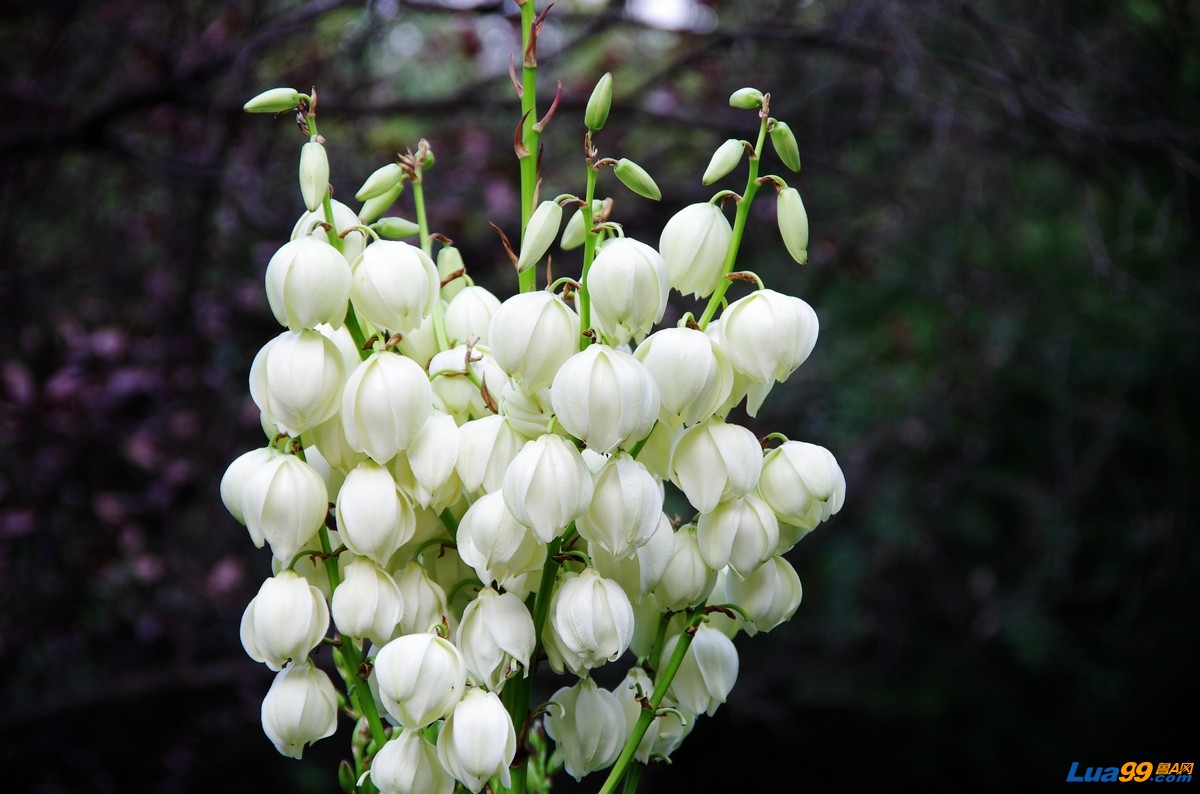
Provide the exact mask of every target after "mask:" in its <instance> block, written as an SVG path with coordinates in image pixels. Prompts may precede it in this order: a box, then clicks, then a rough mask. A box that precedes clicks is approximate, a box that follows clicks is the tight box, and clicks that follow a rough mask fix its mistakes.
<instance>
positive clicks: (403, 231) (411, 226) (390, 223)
mask: <svg viewBox="0 0 1200 794" xmlns="http://www.w3.org/2000/svg"><path fill="white" fill-rule="evenodd" d="M371 228H372V229H373V230H374V231H375V233H376V234H378V235H379V236H380V237H384V238H386V239H388V240H403V239H405V238H406V237H416V236H417V235H418V234H420V233H421V227H420V226H418V225H417V224H416V223H413V222H412V221H410V220H408V219H407V218H401V217H398V216H395V215H389V216H388V217H386V218H380V219H379V220H377V221H375V222H374V223H372V224H371Z"/></svg>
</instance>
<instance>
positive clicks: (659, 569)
mask: <svg viewBox="0 0 1200 794" xmlns="http://www.w3.org/2000/svg"><path fill="white" fill-rule="evenodd" d="M576 526H579V523H578V522H576ZM674 535H675V530H674V528H673V527H672V526H671V521H670V519H669V518H667V516H666V514H665V513H660V514H659V517H658V523H657V526H656V527H655V530H654V532H653V533H652V534H651V535H650V537H649V539H647V541H646V542H645V543H644V544H642V545H641V546H638V547H637V549H636V550H635V552H634V554H633V556H630V557H617V556H614V555H612V554H610V553H609V552H607V551H605V550H604V549H603V548H601V547H600V546H598V545H596V544H594V543H589V544H588V556H590V557H591V558H592V563H593V564H594V565H595V566H596V570H597V571H599V572H600V575H601V576H603V577H604V578H605V579H612V580H613V581H614V582H616V583H617V584H619V585H621V588H622V589H623V590H624V591H625V594H626V595H627V596H629V600H630V601H632V602H634V603H638V602H641V600H642V599H643V598H645V597H646V596H647V595H649V594H650V591H651V590H653V589H654V588H655V587H656V586H657V585H658V582H659V580H660V579H662V576H663V573H665V572H666V570H667V565H668V564H669V563H670V562H671V558H672V557H673V556H675V537H674Z"/></svg>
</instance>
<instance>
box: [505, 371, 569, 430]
mask: <svg viewBox="0 0 1200 794" xmlns="http://www.w3.org/2000/svg"><path fill="white" fill-rule="evenodd" d="M568 360H569V359H568ZM493 394H495V393H494V392H493ZM499 398H500V415H501V416H503V417H504V418H506V419H507V420H508V423H509V424H510V425H512V427H513V429H514V430H516V431H517V432H518V433H520V434H521V435H523V436H525V437H526V438H528V439H533V438H537V437H538V436H540V435H541V434H542V433H548V432H550V427H551V423H552V422H553V421H554V406H553V405H552V404H551V401H550V390H549V389H542V390H541V391H538V392H534V393H533V394H529V393H528V392H526V391H525V390H524V389H522V388H521V387H520V386H519V385H518V384H517V383H516V382H515V381H512V380H507V379H506V380H505V381H504V385H503V386H502V387H501V388H500V394H499Z"/></svg>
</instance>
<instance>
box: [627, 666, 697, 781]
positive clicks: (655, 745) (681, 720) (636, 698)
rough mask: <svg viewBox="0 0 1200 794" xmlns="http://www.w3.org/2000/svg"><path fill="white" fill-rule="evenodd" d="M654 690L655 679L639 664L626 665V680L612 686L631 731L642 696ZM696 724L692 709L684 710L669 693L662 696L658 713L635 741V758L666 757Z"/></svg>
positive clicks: (642, 761)
mask: <svg viewBox="0 0 1200 794" xmlns="http://www.w3.org/2000/svg"><path fill="white" fill-rule="evenodd" d="M653 691H654V682H653V681H652V680H650V676H649V675H648V674H647V673H646V671H645V670H643V669H642V668H640V667H631V668H629V672H628V673H626V674H625V680H624V681H622V682H621V683H620V684H618V685H617V688H616V689H615V690H613V694H615V695H616V696H617V699H618V700H619V701H620V703H621V710H622V711H623V712H624V713H625V724H626V726H628V730H629V731H630V732H632V731H633V727H634V726H635V725H636V724H637V722H638V719H640V718H641V716H642V700H643V698H648V697H650V693H651V692H653ZM695 724H696V717H695V714H694V713H688V714H685V713H683V711H682V710H681V709H680V707H679V705H678V704H676V703H675V702H673V701H672V700H671V699H670V698H669V697H665V698H663V701H662V706H661V708H660V709H659V712H658V714H656V715H655V717H654V719H653V720H652V721H651V723H650V727H649V728H647V729H646V733H645V735H644V736H642V741H641V742H639V743H638V747H637V752H636V753H635V754H634V758H636V759H637V760H638V761H639V762H641V763H643V764H648V763H650V760H651V759H654V758H669V757H670V756H671V753H673V752H675V750H676V749H678V748H679V745H681V744H683V740H684V739H686V738H687V735H688V734H689V733H691V732H692V726H693V725H695Z"/></svg>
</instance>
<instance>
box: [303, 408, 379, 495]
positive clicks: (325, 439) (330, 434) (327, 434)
mask: <svg viewBox="0 0 1200 794" xmlns="http://www.w3.org/2000/svg"><path fill="white" fill-rule="evenodd" d="M304 440H305V441H312V442H314V444H315V446H316V447H317V449H319V450H321V457H323V458H324V459H325V462H326V463H328V464H329V465H330V467H332V468H334V469H338V470H339V471H341V472H349V471H350V470H351V469H353V468H354V467H355V466H357V465H358V464H360V463H362V462H363V461H364V460H366V459H367V456H366V455H364V454H363V453H362V452H359V451H358V450H356V449H352V448H351V447H350V442H349V441H348V440H347V439H346V429H345V428H344V427H342V415H341V413H336V414H334V415H333V416H331V417H329V418H328V419H326V420H325V421H324V422H322V423H321V424H319V425H316V426H315V427H313V428H312V430H311V431H309V432H308V433H307V434H306V435H305V436H304ZM340 487H341V486H340V485H339V486H338V488H340ZM329 492H330V493H336V492H337V489H334V488H330V489H329Z"/></svg>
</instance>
